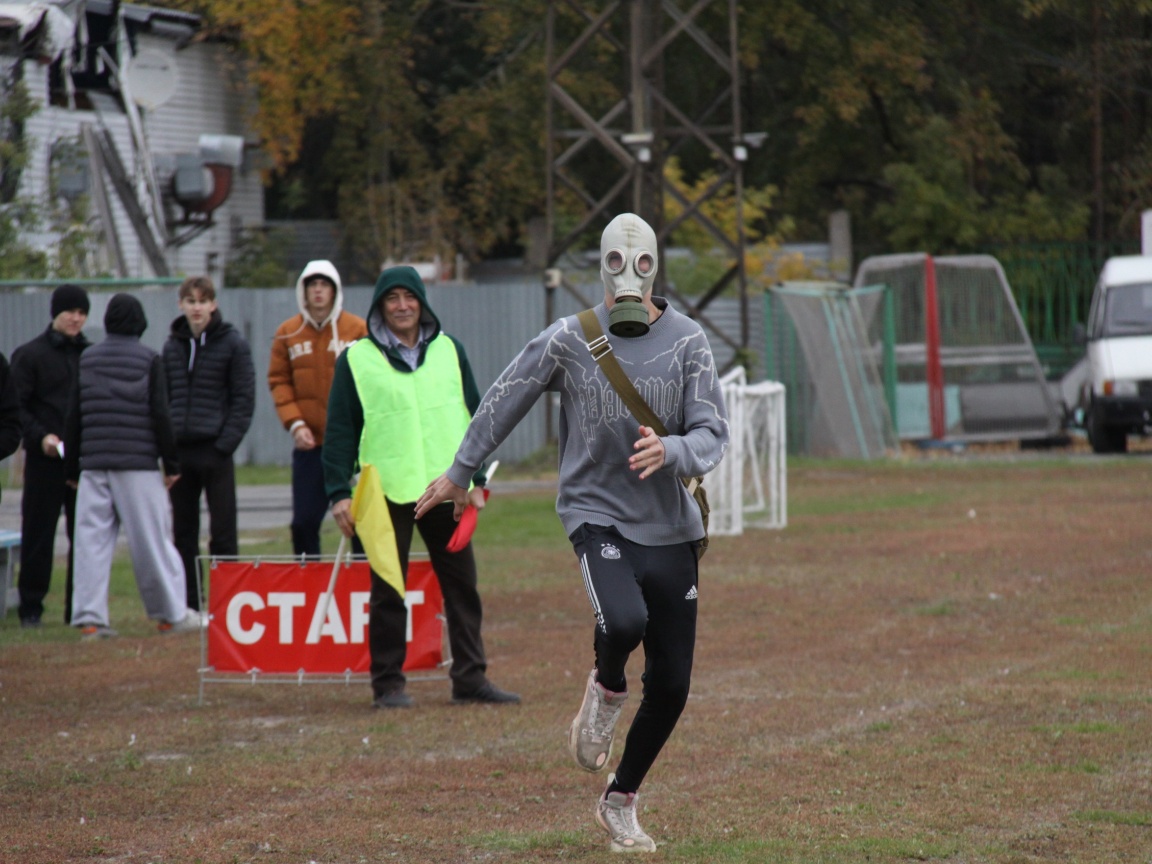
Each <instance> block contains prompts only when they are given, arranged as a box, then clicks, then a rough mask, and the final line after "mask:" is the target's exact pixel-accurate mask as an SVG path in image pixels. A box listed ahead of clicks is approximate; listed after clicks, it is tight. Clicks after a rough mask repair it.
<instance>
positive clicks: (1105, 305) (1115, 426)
mask: <svg viewBox="0 0 1152 864" xmlns="http://www.w3.org/2000/svg"><path fill="white" fill-rule="evenodd" d="M1084 335H1085V339H1086V347H1087V361H1088V381H1087V382H1086V383H1085V385H1084V390H1083V393H1082V395H1081V400H1080V407H1081V408H1082V409H1083V411H1084V427H1085V429H1087V431H1088V441H1089V442H1090V443H1091V444H1092V449H1093V450H1094V451H1095V452H1097V453H1123V452H1124V451H1126V450H1127V449H1128V435H1149V434H1152V256H1149V255H1125V256H1121V257H1118V258H1109V259H1108V260H1107V261H1106V262H1105V263H1104V269H1103V270H1101V271H1100V279H1099V280H1098V281H1097V283H1096V290H1095V291H1094V292H1093V294H1092V306H1091V308H1090V309H1089V312H1088V327H1087V330H1086V332H1085V334H1084Z"/></svg>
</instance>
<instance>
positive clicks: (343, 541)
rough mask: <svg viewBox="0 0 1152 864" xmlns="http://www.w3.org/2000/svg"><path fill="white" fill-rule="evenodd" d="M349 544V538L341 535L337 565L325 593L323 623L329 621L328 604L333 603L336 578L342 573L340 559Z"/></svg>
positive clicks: (337, 552) (337, 551)
mask: <svg viewBox="0 0 1152 864" xmlns="http://www.w3.org/2000/svg"><path fill="white" fill-rule="evenodd" d="M347 542H348V538H347V537H345V536H344V534H343V533H341V534H340V545H339V546H338V547H337V548H336V563H335V564H333V565H332V577H331V578H330V579H329V580H328V590H327V591H326V592H324V600H323V601H322V602H323V609H324V611H323V613H322V614H321V615H320V621H321V623H323V622H324V621H327V620H328V604H329V603H331V602H332V593H333V592H334V591H335V590H336V576H337V575H338V574H339V573H340V558H341V557H342V556H343V555H344V546H345V544H346V543H347Z"/></svg>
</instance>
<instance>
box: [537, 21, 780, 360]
mask: <svg viewBox="0 0 1152 864" xmlns="http://www.w3.org/2000/svg"><path fill="white" fill-rule="evenodd" d="M681 5H682V3H681V0H599V2H597V0H550V2H549V4H548V20H547V34H548V36H547V38H548V46H547V73H548V97H547V107H546V112H547V116H546V122H547V159H548V181H547V194H548V211H547V228H546V230H547V236H548V246H547V262H546V266H548V267H552V266H554V265H555V264H556V262H557V261H558V259H560V258H561V256H563V255H564V254H565V253H567V252H568V251H569V250H570V249H572V248H573V247H574V246H575V245H576V244H578V243H583V244H585V245H586V244H587V242H588V238H589V236H590V235H592V234H595V233H598V232H599V231H600V230H602V229H603V227H604V226H605V225H607V224H608V222H609V221H611V219H612V218H613V217H614V216H616V215H617V214H618V213H621V212H628V211H630V212H633V213H636V214H638V215H640V216H641V217H642V218H644V219H645V220H646V221H647V222H648V223H649V224H650V225H651V226H652V227H653V229H654V230H655V231H656V236H657V238H658V240H659V242H660V247H661V251H663V250H664V249H666V248H667V245H668V242H667V241H668V238H669V237H670V236H671V235H672V233H673V232H674V231H675V230H676V229H677V228H678V227H679V226H681V225H682V224H684V223H685V222H686V221H688V220H695V221H696V222H697V223H698V224H699V225H700V226H702V227H703V228H704V230H705V231H707V233H708V234H709V235H710V236H711V237H712V238H713V239H714V240H715V242H716V244H717V246H718V247H719V248H720V249H722V250H723V251H724V252H725V254H726V255H727V256H729V257H730V258H731V259H732V264H731V266H730V267H729V268H728V269H727V270H726V272H725V273H724V274H723V275H722V276H721V277H720V278H719V279H718V280H717V281H716V282H715V283H714V284H713V285H712V286H711V287H710V288H709V289H708V290H707V291H706V292H705V294H704V295H703V296H702V297H700V298H699V299H697V300H696V301H695V302H691V301H688V300H687V299H685V298H684V297H682V296H680V295H678V294H677V293H676V292H675V291H673V290H671V288H670V286H669V285H668V284H667V282H666V279H665V277H666V274H667V269H666V268H665V267H661V268H660V271H659V272H658V274H657V283H656V292H657V293H659V294H663V295H666V296H672V297H673V298H674V299H676V300H677V301H678V302H679V303H680V304H681V305H682V307H683V308H684V309H685V310H686V311H687V312H688V314H689V315H691V316H692V317H694V318H696V319H698V320H699V321H700V322H701V323H702V324H704V325H705V326H706V327H708V329H709V331H710V336H713V337H714V338H719V339H721V340H723V341H724V342H727V343H728V344H729V345H730V346H731V347H732V348H733V349H734V351H735V352H736V353H735V355H734V356H735V357H737V358H738V357H740V356H741V352H740V349H744V348H747V346H748V340H749V326H748V291H747V279H746V274H745V269H744V247H745V236H744V218H743V212H742V211H743V208H742V204H741V200H742V198H743V192H744V188H743V162H744V160H745V159H746V157H747V145H749V144H754V143H755V141H754V140H752V139H754V138H755V137H757V136H745V134H744V132H743V130H742V128H741V110H740V83H739V82H740V78H739V62H738V55H737V11H736V5H737V4H736V0H694V2H692V3H691V7H690V8H688V9H681V8H680V7H681ZM701 60H703V61H704V62H701ZM673 157H676V158H677V159H678V160H680V161H681V163H682V164H686V165H687V164H691V165H694V166H700V165H707V166H708V168H709V169H710V170H712V171H713V172H714V173H715V177H714V179H713V180H712V182H710V183H708V184H707V186H706V187H705V188H703V189H699V190H698V191H696V192H694V193H689V194H685V193H683V192H682V191H681V190H679V189H678V188H676V186H675V185H673V184H672V183H669V182H666V179H665V167H666V165H667V164H668V161H669V159H671V158H673ZM728 194H730V195H732V200H733V201H734V205H733V206H734V208H735V212H734V213H733V214H732V218H731V219H726V220H724V222H725V224H723V225H722V224H720V222H719V221H718V220H717V219H715V218H713V217H711V216H709V215H708V213H707V212H706V211H705V210H704V209H702V206H703V205H704V204H705V202H707V201H709V200H710V199H714V198H717V197H718V196H720V195H728ZM665 201H671V202H674V203H675V204H676V205H678V206H679V208H680V213H679V214H678V215H677V216H676V217H675V218H674V219H666V215H665V207H664V202H665ZM726 226H730V227H726ZM561 284H563V285H564V287H566V288H567V289H568V290H569V291H572V292H573V293H575V294H577V296H578V297H579V296H580V295H579V293H578V292H576V291H575V289H573V288H572V286H570V285H568V284H567V283H561ZM733 284H734V285H735V286H736V288H737V290H738V291H739V296H740V319H741V327H740V338H739V341H737V340H736V339H734V338H733V337H732V335H731V334H729V333H724V332H722V331H721V330H720V329H718V328H717V327H716V326H715V325H713V324H712V322H710V321H709V320H708V317H707V315H706V314H705V311H704V310H705V308H706V307H707V306H708V304H709V303H710V302H711V301H712V300H713V299H715V298H716V297H717V296H718V295H719V294H720V292H722V291H723V290H724V289H725V288H727V287H728V286H729V285H733ZM580 299H581V301H582V302H586V300H585V298H582V297H581V298H580Z"/></svg>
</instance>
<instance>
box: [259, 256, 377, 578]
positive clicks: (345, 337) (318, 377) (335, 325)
mask: <svg viewBox="0 0 1152 864" xmlns="http://www.w3.org/2000/svg"><path fill="white" fill-rule="evenodd" d="M296 303H297V305H298V306H299V307H300V314H299V315H294V316H292V317H291V318H289V319H288V320H287V321H285V322H284V323H283V324H281V325H280V327H279V329H278V330H277V331H276V335H275V336H274V337H273V339H272V356H271V358H270V360H269V362H268V387H269V388H270V389H271V391H272V401H273V403H275V405H276V413H277V414H278V415H279V416H280V422H281V423H283V424H284V428H285V429H287V430H288V432H289V434H291V435H292V443H293V446H294V448H295V449H294V450H293V451H292V549H293V552H294V553H295V554H296V555H306V556H310V557H319V555H320V523H321V522H323V521H324V515H325V514H326V513H327V512H328V496H327V495H326V494H325V491H324V467H323V464H322V462H321V459H320V454H321V447H322V446H323V444H324V425H325V423H326V422H327V419H328V391H329V389H330V388H331V387H332V374H333V371H334V370H335V368H336V358H337V357H339V356H340V353H341V352H342V351H343V350H344V349H345V348H347V347H348V346H349V345H351V344H352V343H353V342H355V341H356V340H357V339H360V338H361V337H363V336H366V335H367V334H368V327H367V325H366V324H365V323H364V319H363V318H360V317H359V316H357V315H353V314H352V313H351V312H345V311H344V308H343V307H344V294H343V286H342V285H341V283H340V274H339V273H338V272H337V271H336V268H335V267H334V266H333V265H332V262H331V261H324V260H319V261H309V262H308V264H307V265H305V267H304V269H303V270H302V271H301V272H300V278H299V279H297V280H296Z"/></svg>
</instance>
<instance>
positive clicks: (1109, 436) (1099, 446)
mask: <svg viewBox="0 0 1152 864" xmlns="http://www.w3.org/2000/svg"><path fill="white" fill-rule="evenodd" d="M1100 415H1101V412H1100V411H1098V410H1096V408H1095V406H1093V407H1091V408H1089V409H1088V419H1087V421H1086V422H1085V423H1084V426H1085V428H1086V429H1087V430H1088V443H1089V444H1091V445H1092V452H1093V453H1127V452H1128V434H1127V433H1126V432H1125V431H1124V430H1123V429H1113V428H1111V427H1110V426H1106V425H1105V424H1104V418H1103V417H1101V416H1100Z"/></svg>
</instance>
